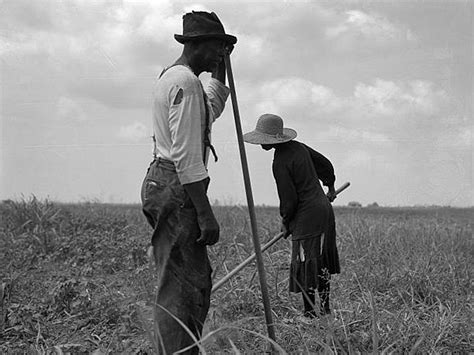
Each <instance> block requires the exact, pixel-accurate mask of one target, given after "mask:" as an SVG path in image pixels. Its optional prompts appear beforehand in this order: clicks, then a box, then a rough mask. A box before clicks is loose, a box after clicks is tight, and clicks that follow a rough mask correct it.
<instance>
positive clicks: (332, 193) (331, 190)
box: [326, 185, 337, 202]
mask: <svg viewBox="0 0 474 355" xmlns="http://www.w3.org/2000/svg"><path fill="white" fill-rule="evenodd" d="M326 196H327V198H328V200H329V202H332V201H334V200H335V199H336V197H337V194H336V190H335V189H334V185H331V186H329V190H328V193H327V194H326Z"/></svg>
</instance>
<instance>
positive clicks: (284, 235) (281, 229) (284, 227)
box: [280, 223, 291, 239]
mask: <svg viewBox="0 0 474 355" xmlns="http://www.w3.org/2000/svg"><path fill="white" fill-rule="evenodd" d="M280 231H281V232H283V238H285V239H286V238H288V237H289V236H290V235H291V233H290V231H289V230H288V228H287V226H286V225H285V224H284V223H282V224H281V228H280Z"/></svg>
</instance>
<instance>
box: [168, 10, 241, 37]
mask: <svg viewBox="0 0 474 355" xmlns="http://www.w3.org/2000/svg"><path fill="white" fill-rule="evenodd" d="M174 38H175V39H176V40H177V41H178V42H179V43H183V44H184V43H186V42H188V41H193V40H197V39H206V38H218V39H221V40H223V41H225V42H227V43H228V44H235V43H236V42H237V37H235V36H232V35H229V34H226V33H225V30H224V26H223V25H222V23H221V21H220V20H219V18H218V17H217V15H216V14H215V13H214V12H211V13H209V12H205V11H193V12H188V13H187V14H185V15H184V16H183V34H182V35H178V34H175V35H174Z"/></svg>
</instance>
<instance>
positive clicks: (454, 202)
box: [0, 0, 474, 207]
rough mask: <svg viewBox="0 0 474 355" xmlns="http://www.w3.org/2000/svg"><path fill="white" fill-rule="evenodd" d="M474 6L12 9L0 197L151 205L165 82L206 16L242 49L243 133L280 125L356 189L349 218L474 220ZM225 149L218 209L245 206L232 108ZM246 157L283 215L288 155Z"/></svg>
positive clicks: (0, 45)
mask: <svg viewBox="0 0 474 355" xmlns="http://www.w3.org/2000/svg"><path fill="white" fill-rule="evenodd" d="M473 3H474V2H471V1H436V2H434V1H394V0H393V1H377V2H374V1H331V2H328V1H324V2H321V1H276V0H273V1H258V2H256V1H213V2H207V1H202V2H187V1H179V2H177V1H168V0H159V1H157V0H150V1H125V0H124V1H111V0H94V1H92V0H90V1H84V0H81V1H79V0H62V1H61V0H35V1H26V0H0V59H1V64H0V119H1V121H0V122H1V123H0V137H1V142H0V199H19V198H22V197H23V198H25V197H29V196H31V195H33V194H34V195H35V196H37V197H39V198H48V199H50V200H54V201H65V202H66V201H67V202H86V201H101V202H114V203H138V202H139V201H140V187H141V183H142V180H143V178H144V175H145V172H146V169H147V167H148V165H149V163H150V162H151V159H152V156H151V151H152V143H151V134H152V133H151V100H152V86H153V82H154V80H155V78H156V76H157V75H158V74H159V73H160V71H161V70H162V68H163V67H165V66H167V65H170V64H172V63H173V62H174V61H175V60H176V58H177V57H178V56H179V55H180V54H181V50H182V45H180V44H179V43H178V42H176V41H175V40H174V38H173V35H174V34H175V33H178V34H180V33H182V15H183V14H184V13H186V12H189V11H191V10H205V11H214V12H216V13H217V15H218V16H219V17H220V19H221V21H222V22H223V24H224V27H225V29H226V32H227V33H230V34H233V35H235V36H236V37H237V38H238V42H237V44H236V46H235V49H234V51H233V53H232V56H231V62H232V69H233V74H234V80H235V86H236V93H237V98H238V106H239V111H240V116H241V121H242V127H243V131H244V133H245V132H247V131H250V130H253V129H254V127H255V123H256V121H257V119H258V117H259V116H260V115H262V114H264V113H274V114H278V115H280V116H281V117H282V118H283V120H284V122H285V126H286V127H290V128H293V129H295V130H296V131H297V132H298V137H297V138H296V139H297V140H299V141H301V142H304V143H306V144H307V145H309V146H311V147H312V148H314V149H315V150H317V151H319V152H320V153H322V154H323V155H325V156H326V157H327V158H329V159H330V160H331V162H332V163H333V165H334V167H335V173H336V188H337V187H338V186H340V185H342V184H343V183H344V182H346V181H349V182H350V183H351V187H350V188H349V189H347V190H346V191H344V193H342V194H341V195H340V196H339V197H338V198H337V199H336V201H335V202H334V204H335V205H347V204H348V203H349V202H350V201H358V202H360V203H361V204H362V205H366V204H370V203H373V202H377V203H378V204H379V205H383V206H408V205H409V206H413V205H449V206H459V207H462V206H472V205H474V203H473V197H474V196H473V190H474V188H473V69H474V66H473V63H474V61H473V42H474V41H473V13H474V6H473ZM201 79H202V80H203V81H204V82H205V81H206V80H208V75H207V74H203V75H202V76H201ZM213 143H214V146H215V147H216V150H217V153H218V155H219V161H218V162H217V163H214V162H213V161H212V159H211V161H210V163H209V174H210V176H211V185H210V188H209V198H210V200H211V202H216V201H218V202H219V203H220V204H246V197H245V189H244V184H243V178H242V169H241V163H240V157H239V149H238V144H237V138H236V131H235V124H234V117H233V111H232V104H231V100H230V98H229V100H228V103H227V105H226V109H225V111H224V112H223V114H222V115H221V117H220V118H219V119H218V120H217V121H216V123H215V124H214V128H213ZM246 155H247V159H248V164H249V169H250V178H251V183H252V190H253V199H254V201H255V204H257V205H263V204H265V205H278V196H277V192H276V186H275V182H274V179H273V176H272V172H271V164H272V158H273V156H272V155H273V153H272V152H266V151H263V150H262V149H261V148H260V147H259V146H253V145H246Z"/></svg>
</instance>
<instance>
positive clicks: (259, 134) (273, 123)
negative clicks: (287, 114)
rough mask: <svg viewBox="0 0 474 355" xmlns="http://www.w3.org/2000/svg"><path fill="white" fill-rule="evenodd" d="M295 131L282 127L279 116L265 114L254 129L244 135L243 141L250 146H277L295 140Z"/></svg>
mask: <svg viewBox="0 0 474 355" xmlns="http://www.w3.org/2000/svg"><path fill="white" fill-rule="evenodd" d="M296 135H297V134H296V131H295V130H293V129H291V128H284V127H283V120H282V118H281V117H280V116H277V115H274V114H270V113H266V114H264V115H262V116H260V118H259V119H258V121H257V125H256V127H255V129H254V130H253V131H251V132H248V133H246V134H244V141H246V142H247V143H251V144H279V143H285V142H288V141H291V140H292V139H294V138H296Z"/></svg>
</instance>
